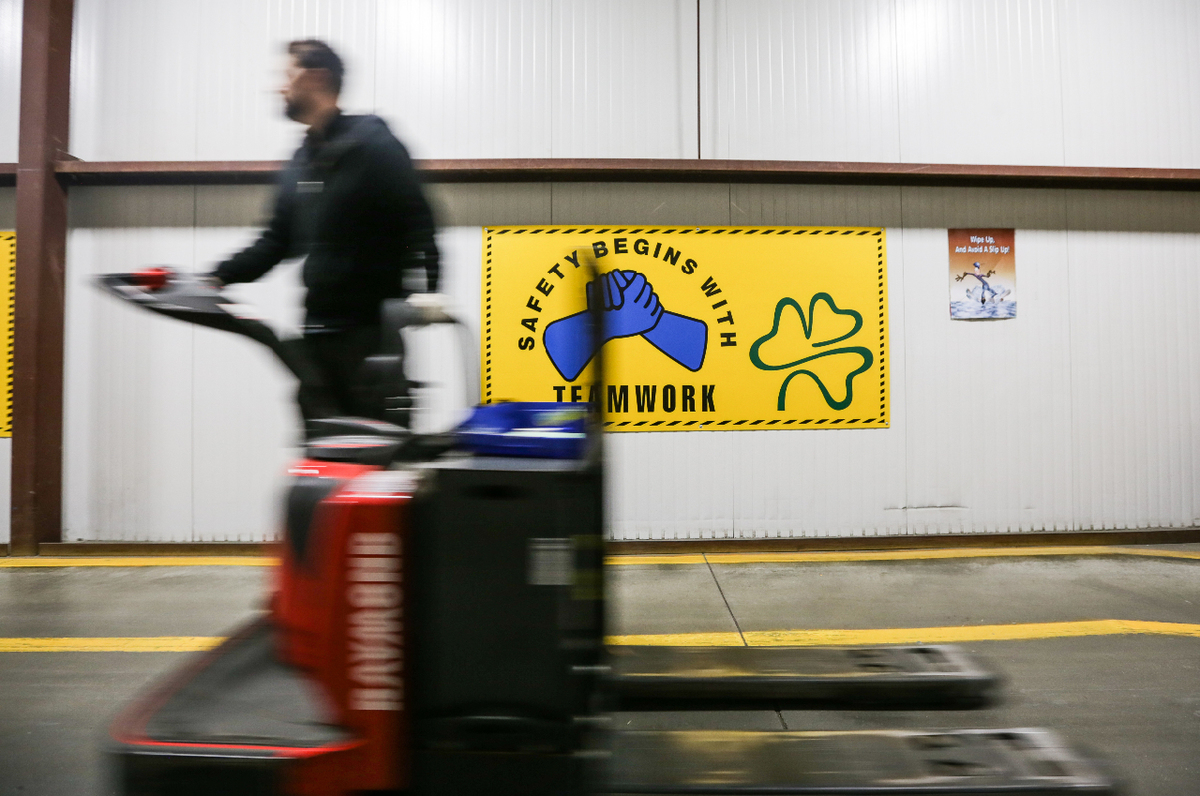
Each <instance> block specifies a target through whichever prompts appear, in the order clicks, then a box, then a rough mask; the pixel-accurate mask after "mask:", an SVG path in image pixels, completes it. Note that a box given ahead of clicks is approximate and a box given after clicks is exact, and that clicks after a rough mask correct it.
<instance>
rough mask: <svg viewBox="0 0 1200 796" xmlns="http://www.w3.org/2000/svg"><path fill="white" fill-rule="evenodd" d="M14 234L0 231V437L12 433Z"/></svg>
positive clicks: (15, 256)
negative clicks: (0, 333) (0, 356)
mask: <svg viewBox="0 0 1200 796" xmlns="http://www.w3.org/2000/svg"><path fill="white" fill-rule="evenodd" d="M16 282H17V236H16V233H13V232H0V330H2V331H3V334H4V340H3V345H2V346H0V348H2V350H3V353H2V354H0V355H2V356H3V357H4V361H3V363H0V364H2V367H0V380H2V381H0V402H2V403H0V437H11V436H12V398H13V310H14V305H15V302H16V290H15V286H16Z"/></svg>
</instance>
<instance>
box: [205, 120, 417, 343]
mask: <svg viewBox="0 0 1200 796" xmlns="http://www.w3.org/2000/svg"><path fill="white" fill-rule="evenodd" d="M433 231H434V226H433V215H432V213H431V212H430V210H429V204H428V203H427V202H426V201H425V196H424V195H423V194H422V192H421V187H420V185H419V183H418V181H417V175H416V172H415V171H414V170H413V166H412V160H411V159H410V158H409V156H408V151H407V150H405V148H404V146H403V144H401V143H400V142H399V141H398V140H396V137H395V136H394V135H392V132H391V130H389V129H388V126H387V124H386V123H385V122H384V121H383V120H382V119H380V118H379V117H378V116H342V115H338V116H337V117H335V118H334V119H333V120H332V121H331V122H330V123H329V125H327V127H326V128H325V131H324V133H323V134H318V133H314V132H310V133H309V134H308V136H307V137H306V138H305V140H304V143H303V144H302V145H301V147H300V148H299V149H298V150H296V154H295V155H293V156H292V159H291V160H290V161H289V162H288V164H287V166H285V167H284V170H283V173H282V174H281V176H280V180H279V191H278V194H277V196H276V198H275V208H274V212H273V214H272V217H271V220H270V222H269V223H268V224H267V228H266V229H265V230H263V233H262V235H261V236H259V239H258V240H257V241H255V242H254V244H252V245H251V246H249V247H248V248H246V249H245V250H243V251H241V252H239V253H237V254H235V255H233V256H232V257H230V258H229V259H228V260H226V261H225V262H223V263H221V264H220V265H219V266H217V269H216V271H215V272H214V273H215V275H216V276H217V277H218V278H219V279H220V280H221V281H222V282H225V283H226V284H231V283H234V282H252V281H254V280H255V279H258V278H259V277H260V276H262V275H263V274H265V273H266V272H267V271H269V270H271V268H272V267H273V266H274V265H275V264H276V263H278V262H279V261H280V260H282V259H284V258H287V257H300V256H303V255H307V256H308V258H307V260H305V262H304V286H305V287H306V288H307V289H308V294H307V296H306V297H305V301H304V308H305V311H306V319H305V324H306V326H308V327H310V328H313V329H317V328H326V329H344V328H349V327H353V326H363V325H373V324H377V323H378V322H379V305H380V302H382V301H383V300H384V299H387V298H396V297H402V296H406V295H408V294H409V293H410V292H413V291H412V290H411V281H410V287H409V288H406V286H405V279H404V277H405V272H409V271H422V272H423V274H419V275H418V276H424V278H425V280H424V281H425V285H426V287H427V289H428V290H430V291H435V290H437V286H438V252H437V246H436V245H435V244H434V240H433Z"/></svg>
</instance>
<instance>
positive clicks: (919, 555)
mask: <svg viewBox="0 0 1200 796" xmlns="http://www.w3.org/2000/svg"><path fill="white" fill-rule="evenodd" d="M1124 555H1133V556H1147V557H1152V558H1185V559H1192V560H1200V553H1190V552H1183V551H1179V550H1161V551H1156V550H1144V549H1132V548H1127V547H1020V548H987V547H963V548H952V549H941V550H858V551H846V552H828V553H708V554H707V555H706V557H707V558H708V563H710V564H818V563H825V562H837V561H927V560H939V559H954V558H1025V557H1033V556H1124Z"/></svg>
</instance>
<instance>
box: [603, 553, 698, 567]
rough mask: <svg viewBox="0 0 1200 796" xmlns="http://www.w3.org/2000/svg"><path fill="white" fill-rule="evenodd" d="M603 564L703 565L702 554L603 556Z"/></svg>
mask: <svg viewBox="0 0 1200 796" xmlns="http://www.w3.org/2000/svg"><path fill="white" fill-rule="evenodd" d="M604 563H605V564H609V565H612V566H618V567H620V566H627V565H630V564H636V565H640V566H653V565H655V564H703V563H705V561H704V554H703V553H675V554H665V555H661V556H621V555H618V556H605V557H604Z"/></svg>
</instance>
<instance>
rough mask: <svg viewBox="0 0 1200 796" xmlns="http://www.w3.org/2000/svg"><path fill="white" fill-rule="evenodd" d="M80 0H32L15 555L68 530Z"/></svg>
mask: <svg viewBox="0 0 1200 796" xmlns="http://www.w3.org/2000/svg"><path fill="white" fill-rule="evenodd" d="M73 12H74V0H25V10H24V20H23V30H22V35H21V138H20V151H19V156H18V157H19V161H18V163H17V282H16V312H15V316H14V330H15V340H14V356H13V404H12V406H13V447H12V536H11V542H10V544H9V550H10V552H11V553H12V554H13V555H36V554H37V546H38V544H39V543H41V542H58V541H61V540H62V438H63V433H62V421H63V299H64V296H63V274H64V266H65V263H66V249H67V193H66V190H65V189H64V188H63V186H62V185H60V184H59V182H58V180H57V178H56V177H55V175H54V161H56V160H59V159H61V158H62V156H63V155H64V154H65V153H66V151H67V133H68V128H69V121H70V98H71V18H72V15H73Z"/></svg>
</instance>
